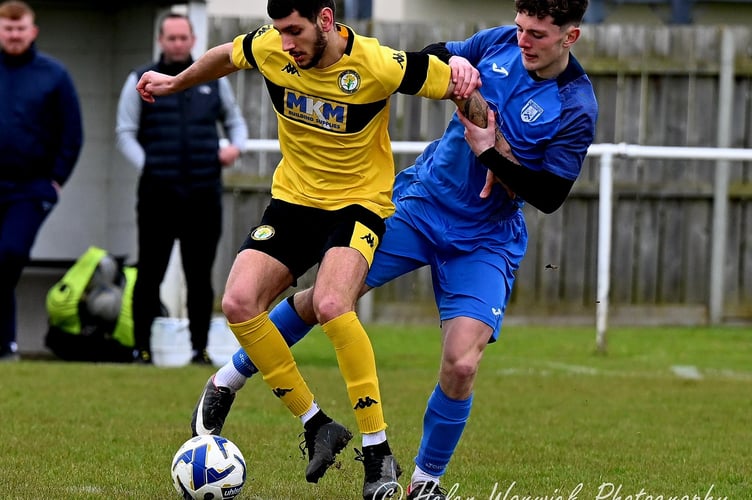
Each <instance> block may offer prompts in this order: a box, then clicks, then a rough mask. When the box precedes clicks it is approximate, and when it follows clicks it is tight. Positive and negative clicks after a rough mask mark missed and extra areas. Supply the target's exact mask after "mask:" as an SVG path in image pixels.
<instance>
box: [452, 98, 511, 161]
mask: <svg viewBox="0 0 752 500" xmlns="http://www.w3.org/2000/svg"><path fill="white" fill-rule="evenodd" d="M457 115H458V116H459V118H460V122H462V125H464V126H465V140H466V141H467V143H468V145H470V149H472V150H473V153H475V156H479V155H480V154H481V153H483V152H484V151H486V150H487V149H490V148H492V147H494V145H495V144H496V119H495V118H494V112H493V111H492V110H491V109H490V108H489V109H488V126H487V127H486V128H481V127H479V126H477V125H476V124H474V123H473V122H471V121H470V120H469V119H468V118H467V117H466V116H465V115H464V114H462V111H461V110H460V109H457ZM499 135H501V134H499ZM505 142H506V141H505Z"/></svg>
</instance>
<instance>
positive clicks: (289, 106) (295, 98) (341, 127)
mask: <svg viewBox="0 0 752 500" xmlns="http://www.w3.org/2000/svg"><path fill="white" fill-rule="evenodd" d="M285 116H287V117H290V118H292V119H294V120H297V121H301V122H305V123H308V124H309V125H313V126H314V127H319V128H323V129H326V130H331V131H333V132H344V131H345V129H346V126H347V105H345V104H341V103H338V102H334V101H327V100H326V99H321V98H318V97H313V96H308V95H305V94H298V93H296V92H293V91H291V90H287V91H286V92H285Z"/></svg>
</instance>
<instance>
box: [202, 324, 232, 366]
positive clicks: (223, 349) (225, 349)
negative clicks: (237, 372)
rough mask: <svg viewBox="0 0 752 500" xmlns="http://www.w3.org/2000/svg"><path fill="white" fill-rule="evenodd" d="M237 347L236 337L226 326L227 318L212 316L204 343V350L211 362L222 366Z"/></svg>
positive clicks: (230, 357)
mask: <svg viewBox="0 0 752 500" xmlns="http://www.w3.org/2000/svg"><path fill="white" fill-rule="evenodd" d="M239 348H240V344H239V343H238V339H236V338H235V334H234V333H232V330H230V327H229V326H227V320H226V319H225V318H223V317H221V318H213V319H212V320H211V323H209V338H208V340H207V343H206V352H207V353H208V354H209V357H210V358H211V360H212V364H213V365H214V366H216V367H220V366H224V365H225V364H226V363H227V362H228V361H230V359H232V355H233V354H235V352H236V351H237V350H238V349H239Z"/></svg>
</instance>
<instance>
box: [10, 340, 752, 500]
mask: <svg viewBox="0 0 752 500" xmlns="http://www.w3.org/2000/svg"><path fill="white" fill-rule="evenodd" d="M369 332H370V333H371V336H372V339H373V343H374V349H375V351H376V355H377V362H378V366H379V379H380V382H381V388H382V399H383V401H384V404H385V414H386V418H387V422H388V423H389V424H390V426H389V429H388V431H387V432H388V435H389V438H390V444H391V445H392V448H393V450H394V452H395V454H396V456H397V458H398V459H399V461H400V462H401V463H402V465H403V468H404V469H405V471H406V472H405V476H403V481H402V483H403V485H406V483H407V479H408V477H409V475H410V473H411V472H412V459H413V457H414V455H415V452H416V449H417V445H418V442H419V439H420V432H421V422H422V417H423V409H424V406H425V401H426V398H427V397H428V394H429V393H430V391H431V390H432V389H433V386H434V384H435V381H436V374H437V369H438V359H439V331H438V328H431V327H414V326H400V327H384V326H378V327H377V326H373V327H370V328H369ZM594 347H595V333H594V330H593V329H591V328H561V329H557V330H554V329H551V328H528V327H524V328H523V327H509V328H507V329H505V331H504V333H503V334H502V338H501V340H500V341H499V343H497V344H496V345H492V346H490V347H489V348H488V349H487V350H486V354H485V357H484V360H483V362H482V364H481V370H480V374H479V378H478V382H477V387H476V392H475V405H474V408H473V412H472V415H471V418H470V422H469V424H468V426H467V428H466V430H465V434H464V436H463V439H462V441H461V442H460V445H459V447H458V449H457V452H456V454H455V456H454V458H453V460H452V462H451V464H450V466H449V469H448V472H447V474H446V476H445V478H444V480H443V484H444V486H446V487H448V488H451V487H452V486H453V485H455V484H456V486H455V487H454V489H453V490H452V495H451V496H450V498H452V499H454V500H459V499H463V500H467V499H469V498H476V499H489V498H490V499H491V500H522V499H523V498H525V497H532V498H533V499H535V498H536V497H539V498H540V499H541V500H542V499H546V495H548V499H546V500H551V499H554V498H556V497H557V496H558V495H561V496H562V498H563V500H567V499H568V498H570V496H571V495H574V496H573V497H572V498H577V499H578V500H582V499H596V500H599V499H606V498H608V499H610V500H617V499H620V500H638V499H639V500H657V499H658V498H663V499H664V500H667V499H668V498H671V497H672V496H673V497H678V498H680V499H681V498H682V497H684V496H685V495H688V496H687V497H686V498H687V499H688V500H693V499H694V498H695V497H694V495H696V496H697V498H698V499H703V500H705V499H706V495H707V494H708V492H709V491H710V495H711V496H712V498H714V499H718V498H723V497H727V498H728V499H735V500H736V499H738V500H748V499H750V498H752V453H750V448H751V446H752V426H751V425H750V424H752V363H751V362H750V354H751V353H752V349H751V347H752V332H750V331H749V329H747V330H742V329H734V328H722V329H715V330H712V329H705V328H692V329H687V328H676V329H669V328H661V329H647V328H646V329H612V330H611V331H610V332H609V353H608V355H597V354H595V353H594ZM294 352H295V353H296V357H297V360H298V364H299V366H300V367H301V371H302V372H303V374H304V376H306V378H307V379H308V381H309V384H310V386H311V388H312V390H313V391H314V393H315V394H316V396H317V399H318V401H319V403H320V404H321V406H322V407H323V408H324V409H325V410H326V411H327V413H329V414H330V415H332V416H334V417H335V418H337V419H338V420H340V421H342V422H343V423H345V424H346V425H348V426H349V427H350V428H351V429H353V430H354V429H355V428H356V426H355V421H354V418H353V415H352V411H351V410H350V409H349V405H348V404H347V396H346V392H345V388H344V384H343V382H342V380H341V377H340V375H339V372H338V370H337V368H336V363H335V361H334V357H333V353H332V350H331V347H330V345H329V343H328V341H327V340H326V338H325V336H324V335H323V333H322V332H321V331H320V330H317V331H315V332H314V333H313V334H312V335H310V336H309V338H307V339H306V340H305V341H304V342H302V343H301V344H300V345H299V346H298V347H296V348H295V350H294ZM676 366H679V367H688V366H689V367H694V368H693V369H686V368H685V369H683V371H682V370H681V369H680V370H679V372H680V373H687V374H688V375H690V377H689V378H688V377H686V376H685V377H682V376H679V375H677V373H676V370H675V368H673V367H676ZM211 372H212V370H211V369H207V368H200V367H194V366H188V367H184V368H154V367H149V368H144V367H139V366H116V365H97V364H77V363H58V362H42V361H22V362H20V363H6V364H2V365H0V379H1V380H2V385H0V443H1V446H2V451H0V498H21V499H32V498H33V499H37V498H38V499H58V498H60V499H67V498H75V499H78V498H81V499H90V498H108V499H115V498H157V499H169V498H178V496H177V494H176V493H175V492H174V490H173V488H172V484H171V481H170V473H169V466H170V460H171V459H172V456H173V454H174V453H175V451H176V450H177V448H178V447H179V446H180V444H181V443H182V442H183V441H185V440H186V439H187V438H188V437H189V433H190V430H189V422H190V415H191V411H192V410H193V405H194V404H195V401H196V399H197V397H198V394H199V392H200V390H201V388H202V387H203V385H204V383H205V382H206V379H207V377H208V376H209V374H210V373H211ZM693 376H694V377H693ZM300 430H301V426H300V424H299V422H298V421H297V420H296V419H294V418H293V417H291V416H290V414H289V413H288V412H287V410H286V409H285V408H284V407H283V406H282V405H281V404H280V403H279V402H278V401H277V400H276V398H274V397H273V396H272V395H271V393H270V391H269V390H268V389H267V388H266V386H265V384H263V383H262V382H261V380H259V379H255V380H252V381H250V382H249V383H248V385H247V386H246V388H244V389H243V391H241V393H240V394H239V396H238V398H237V400H236V402H235V405H234V407H233V411H232V413H231V414H230V417H229V418H228V421H227V423H226V425H225V431H224V435H225V436H226V437H228V438H229V439H231V440H232V441H234V442H235V443H236V444H237V445H238V446H239V447H240V449H241V450H242V451H243V453H244V454H245V457H246V461H247V463H248V468H249V475H248V481H247V483H246V487H245V489H244V491H243V493H242V494H241V496H240V497H239V498H243V499H264V500H272V499H274V500H276V499H358V498H360V489H361V485H362V465H361V464H360V463H359V462H355V461H354V460H353V457H354V453H353V452H352V450H351V449H347V450H346V451H345V452H344V453H343V454H342V455H340V461H339V462H338V467H337V468H335V469H333V470H330V471H329V472H328V473H327V475H326V476H325V477H324V478H323V479H322V480H321V481H320V482H319V484H317V485H311V484H307V483H306V482H305V479H304V477H303V471H304V469H305V464H306V461H305V459H304V458H303V457H302V455H301V454H300V452H299V451H298V447H297V446H298V441H299V440H298V433H299V432H300ZM358 441H359V440H358V439H357V438H356V439H354V440H353V443H356V442H358ZM357 446H358V447H359V442H358V444H357ZM609 485H613V488H614V489H616V488H620V490H619V492H618V494H617V492H614V494H612V495H610V496H609V495H607V493H608V491H609V488H610V487H611V486H609ZM507 490H509V493H508V494H507ZM641 491H642V492H644V493H643V495H642V496H637V495H638V494H640V492H641ZM505 495H507V496H506V497H505ZM515 495H517V496H515ZM629 495H632V496H631V497H630V496H629ZM648 495H652V497H650V496H648ZM659 495H663V497H659Z"/></svg>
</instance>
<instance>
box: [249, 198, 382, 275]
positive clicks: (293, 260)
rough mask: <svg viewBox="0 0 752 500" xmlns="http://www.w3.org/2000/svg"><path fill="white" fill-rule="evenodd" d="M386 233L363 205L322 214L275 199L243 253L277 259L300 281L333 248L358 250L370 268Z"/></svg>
mask: <svg viewBox="0 0 752 500" xmlns="http://www.w3.org/2000/svg"><path fill="white" fill-rule="evenodd" d="M385 229H386V228H385V224H384V220H383V219H382V218H381V217H379V216H378V215H376V214H375V213H373V212H371V211H370V210H368V209H366V208H363V207H362V206H360V205H349V206H347V207H345V208H341V209H339V210H322V209H320V208H312V207H305V206H302V205H294V204H292V203H287V202H285V201H281V200H276V199H272V201H271V202H270V203H269V206H267V207H266V210H264V215H263V217H261V224H259V225H258V226H256V227H253V228H251V230H250V232H249V233H248V237H247V238H246V239H245V241H244V242H243V244H242V245H241V246H240V251H242V250H245V249H253V250H258V251H260V252H264V253H265V254H267V255H269V256H271V257H274V258H275V259H277V260H278V261H280V262H281V263H282V264H284V265H285V266H287V268H288V269H289V270H290V272H291V273H292V275H293V278H294V279H295V280H297V279H298V278H299V277H301V276H302V275H303V274H304V273H305V272H306V271H307V270H309V269H310V268H311V267H313V266H314V265H315V264H318V263H319V262H321V259H323V257H324V254H325V253H326V251H327V250H329V249H330V248H333V247H351V248H354V249H356V250H358V251H359V252H360V253H361V254H363V256H364V257H365V258H366V260H367V261H368V265H369V267H370V265H371V262H372V261H373V254H374V253H375V252H376V248H377V247H378V245H379V243H380V242H381V237H382V236H383V235H384V231H385Z"/></svg>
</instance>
